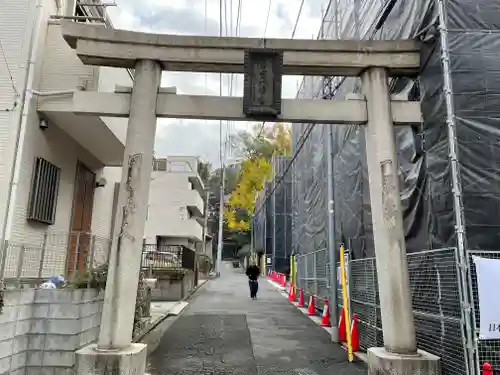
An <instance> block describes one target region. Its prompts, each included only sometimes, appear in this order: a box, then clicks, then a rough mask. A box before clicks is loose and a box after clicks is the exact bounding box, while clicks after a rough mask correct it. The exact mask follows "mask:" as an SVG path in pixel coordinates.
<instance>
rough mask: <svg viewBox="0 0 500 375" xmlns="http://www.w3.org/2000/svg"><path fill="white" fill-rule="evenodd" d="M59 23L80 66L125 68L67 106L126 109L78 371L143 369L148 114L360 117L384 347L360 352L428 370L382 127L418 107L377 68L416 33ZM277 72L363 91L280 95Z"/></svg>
mask: <svg viewBox="0 0 500 375" xmlns="http://www.w3.org/2000/svg"><path fill="white" fill-rule="evenodd" d="M62 30H63V36H64V38H65V40H66V41H67V43H68V44H69V45H70V46H71V47H72V48H74V49H75V50H76V53H77V55H78V56H79V58H80V59H81V61H82V62H83V63H84V64H87V65H98V66H110V67H118V68H129V69H134V70H135V73H134V85H133V88H132V90H131V92H123V90H122V92H120V93H101V92H76V93H75V94H74V96H73V111H74V112H75V113H78V114H94V115H100V116H106V117H112V116H117V117H128V118H129V122H128V129H127V139H126V145H125V157H124V166H123V173H122V181H121V185H120V190H119V198H118V205H119V207H120V208H121V211H120V213H119V214H118V215H119V217H118V218H117V220H116V223H117V224H116V228H115V231H114V233H115V235H114V238H113V246H112V251H111V257H110V265H109V275H108V281H107V288H106V296H105V305H104V311H103V320H102V323H101V331H100V335H99V342H98V344H97V345H91V346H89V347H86V348H84V349H82V350H81V351H79V352H78V353H77V367H78V369H77V371H78V374H91V373H94V374H107V373H113V374H114V373H116V371H117V370H118V371H119V373H120V374H143V373H144V371H145V360H146V350H145V345H142V344H132V343H131V337H132V329H133V319H134V303H133V301H134V298H135V296H136V289H137V279H138V275H139V271H140V270H139V268H140V257H141V255H140V254H141V246H142V237H143V233H144V226H145V221H146V215H147V204H148V194H149V183H150V176H151V171H152V160H153V146H154V138H155V131H156V120H157V117H167V118H193V119H215V120H221V119H222V120H236V121H251V120H255V119H259V120H268V121H283V122H291V123H318V124H325V123H326V124H328V123H332V124H363V125H367V131H366V150H367V159H368V172H369V185H370V200H371V207H372V220H373V231H374V241H375V252H376V260H377V271H378V280H379V290H380V304H381V314H382V328H383V337H384V348H371V349H369V351H368V362H369V373H370V374H377V375H380V374H403V373H404V374H407V373H412V374H438V371H439V358H438V357H435V356H433V355H431V354H428V353H425V352H423V351H420V350H417V346H416V339H415V328H414V322H413V314H412V305H411V296H410V292H409V277H408V266H407V261H406V248H405V241H404V232H403V223H402V214H401V202H400V197H399V187H398V173H397V168H398V166H397V158H396V150H395V139H394V131H393V127H394V125H398V124H404V125H408V124H411V123H420V122H421V114H420V107H419V103H418V102H408V101H404V100H397V99H396V98H391V97H390V94H389V89H388V78H389V76H415V75H417V74H418V71H419V67H420V53H419V45H418V43H416V42H414V41H409V40H404V41H332V40H319V41H318V40H285V39H257V38H235V37H198V36H174V35H158V34H147V33H138V32H131V31H124V30H115V29H107V28H103V27H100V26H93V25H85V24H79V23H73V22H63V28H62ZM162 70H172V71H186V72H213V73H244V74H245V95H244V98H235V97H214V96H194V95H176V94H173V93H171V92H167V91H165V90H162V89H161V88H160V80H161V72H162ZM283 74H288V75H314V76H360V77H361V79H362V84H363V91H364V97H361V98H358V99H354V100H346V101H327V100H286V99H283V100H282V99H281V79H282V75H283ZM113 371H115V372H113Z"/></svg>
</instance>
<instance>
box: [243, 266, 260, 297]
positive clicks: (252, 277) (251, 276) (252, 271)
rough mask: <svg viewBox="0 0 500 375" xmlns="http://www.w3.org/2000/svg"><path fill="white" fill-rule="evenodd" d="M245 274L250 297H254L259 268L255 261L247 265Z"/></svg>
mask: <svg viewBox="0 0 500 375" xmlns="http://www.w3.org/2000/svg"><path fill="white" fill-rule="evenodd" d="M246 275H247V276H248V286H249V287H250V298H251V299H256V298H257V292H258V290H259V282H258V281H257V279H258V278H259V275H260V269H259V267H258V266H257V265H256V264H255V262H252V263H251V264H250V266H248V268H247V271H246Z"/></svg>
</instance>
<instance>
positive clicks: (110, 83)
mask: <svg viewBox="0 0 500 375" xmlns="http://www.w3.org/2000/svg"><path fill="white" fill-rule="evenodd" d="M97 2H98V1H97V0H96V1H86V2H85V4H90V3H97ZM63 16H72V17H73V19H74V20H75V21H76V22H98V23H100V24H102V25H103V27H112V25H111V23H110V22H109V20H107V19H106V14H105V8H104V7H102V6H88V5H78V4H75V0H73V1H70V0H68V1H65V0H2V1H1V2H0V43H1V45H0V46H1V48H0V241H1V239H2V237H4V240H5V243H6V244H7V246H6V249H7V251H5V252H4V253H3V258H4V259H1V258H0V266H1V264H2V261H3V265H4V267H3V272H4V276H5V277H6V278H9V277H18V278H19V277H36V276H46V275H53V274H68V273H71V271H72V270H73V271H74V270H75V269H79V268H81V267H82V266H83V263H84V259H83V258H84V257H86V256H87V255H88V254H89V253H90V252H92V253H93V257H94V258H99V257H101V258H103V257H106V253H107V250H108V249H109V245H110V237H111V228H112V226H113V222H112V218H113V216H114V215H113V211H114V207H115V206H116V203H115V202H116V192H115V189H116V187H115V182H117V181H119V179H120V175H121V170H120V168H119V166H121V165H122V162H123V160H122V159H123V154H124V142H125V136H126V130H127V119H116V118H103V117H99V116H87V115H85V116H82V115H79V114H78V108H76V107H75V105H74V102H73V98H74V95H75V92H77V91H78V90H98V91H108V92H109V91H114V88H115V85H122V86H131V85H132V76H131V74H130V72H129V71H127V70H124V69H113V68H105V67H92V66H85V65H83V64H82V63H81V62H80V60H79V58H78V57H77V56H76V54H75V51H74V50H72V49H71V48H70V47H69V46H68V44H67V43H66V41H65V40H64V39H63V37H62V35H61V26H60V19H61V17H63ZM0 254H1V253H0ZM39 269H41V270H42V271H41V272H40V271H39ZM1 271H2V268H1V267H0V278H1V276H2V274H1Z"/></svg>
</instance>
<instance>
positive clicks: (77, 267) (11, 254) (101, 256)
mask: <svg viewBox="0 0 500 375" xmlns="http://www.w3.org/2000/svg"><path fill="white" fill-rule="evenodd" d="M110 249H111V240H110V239H109V238H105V237H100V236H97V235H94V234H92V233H87V232H69V233H67V232H66V233H62V232H48V233H45V234H43V235H41V238H40V241H39V243H30V244H26V243H13V242H11V243H9V244H8V246H6V251H5V252H4V253H3V257H2V259H0V279H3V280H4V284H5V285H6V286H7V287H9V286H21V285H23V284H28V285H37V284H39V283H40V282H41V281H42V280H44V279H46V278H48V277H51V276H56V275H57V276H58V275H62V276H64V277H65V278H66V279H70V278H71V277H73V276H74V275H76V274H78V273H82V272H85V271H86V270H89V269H93V268H97V267H100V266H103V265H105V264H107V262H108V259H109V253H110Z"/></svg>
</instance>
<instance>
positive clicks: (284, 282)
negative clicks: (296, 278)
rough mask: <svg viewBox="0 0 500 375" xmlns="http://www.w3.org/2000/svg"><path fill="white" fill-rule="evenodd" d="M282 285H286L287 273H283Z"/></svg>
mask: <svg viewBox="0 0 500 375" xmlns="http://www.w3.org/2000/svg"><path fill="white" fill-rule="evenodd" d="M282 285H283V286H286V276H285V275H283V284H282Z"/></svg>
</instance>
